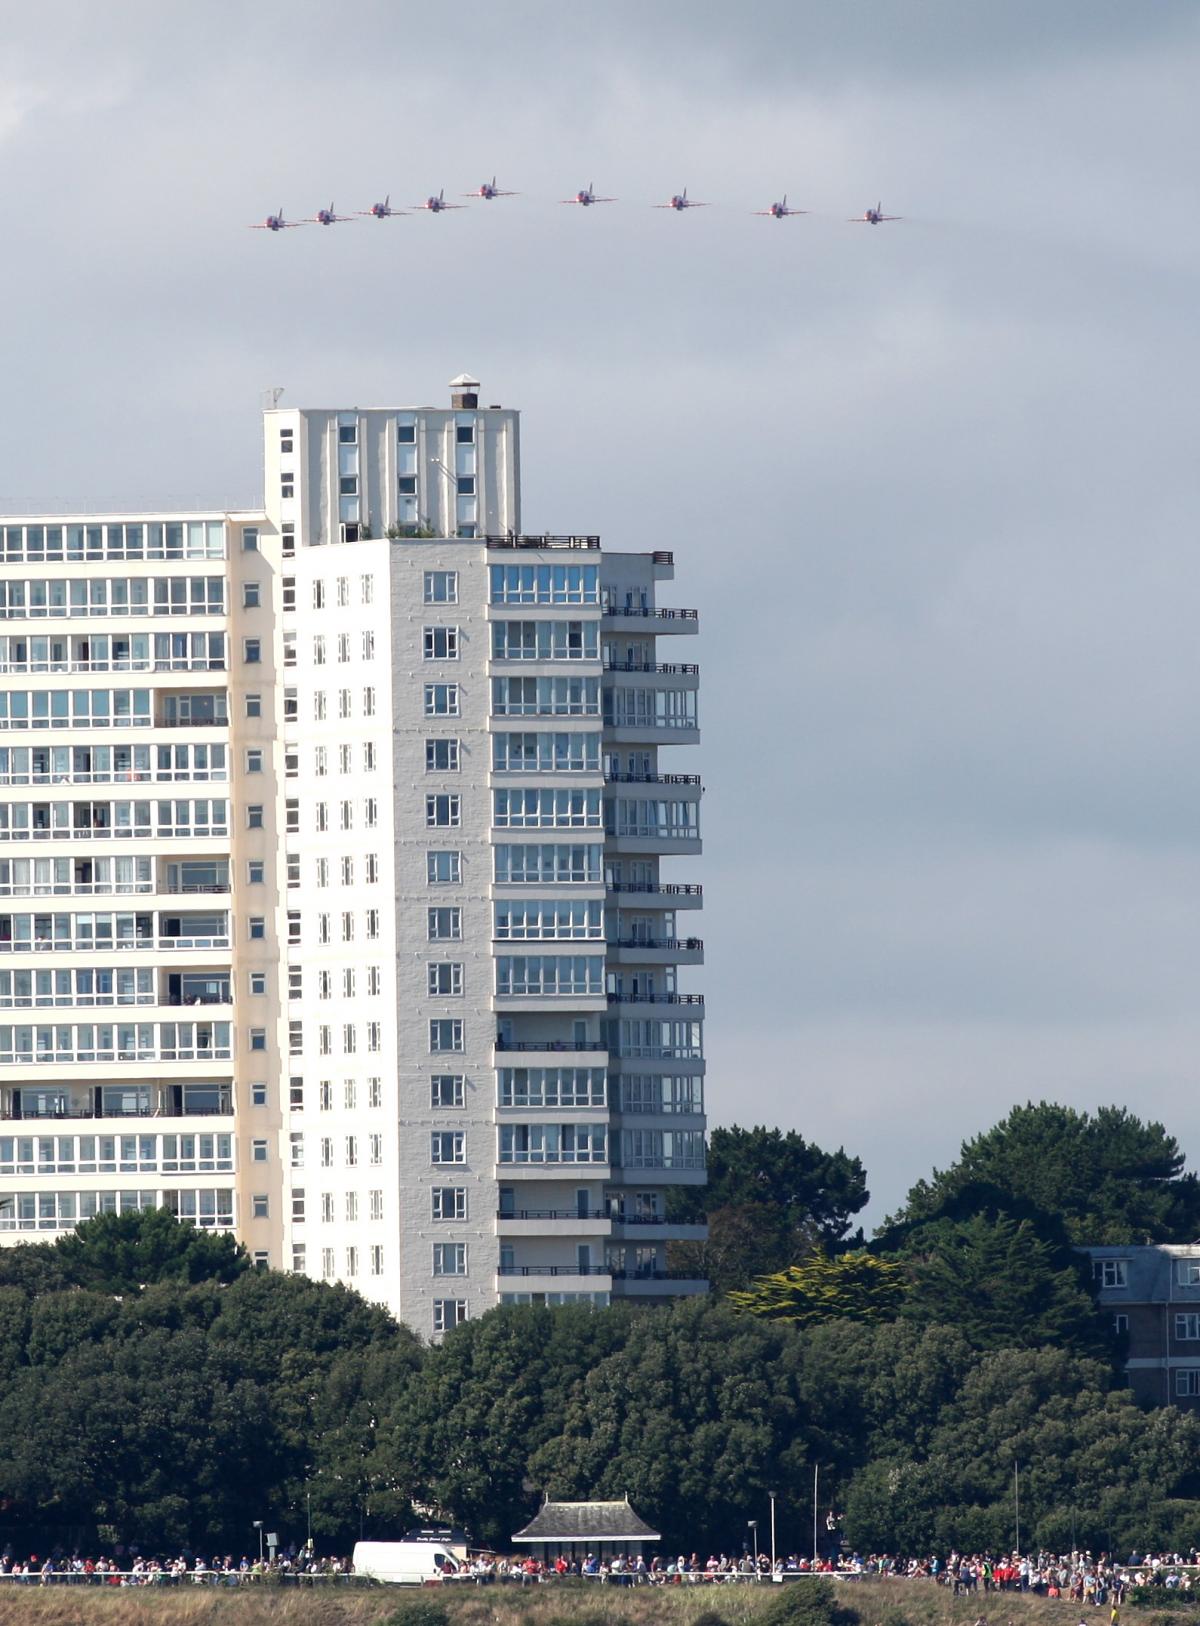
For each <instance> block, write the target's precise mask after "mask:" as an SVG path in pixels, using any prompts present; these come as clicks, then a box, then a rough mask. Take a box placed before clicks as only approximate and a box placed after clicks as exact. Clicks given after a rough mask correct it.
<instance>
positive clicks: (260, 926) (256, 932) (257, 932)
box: [249, 915, 267, 943]
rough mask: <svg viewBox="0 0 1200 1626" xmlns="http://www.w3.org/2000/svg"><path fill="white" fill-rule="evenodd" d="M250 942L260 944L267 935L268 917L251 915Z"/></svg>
mask: <svg viewBox="0 0 1200 1626" xmlns="http://www.w3.org/2000/svg"><path fill="white" fill-rule="evenodd" d="M249 928H250V941H251V942H252V943H260V942H262V940H263V939H264V938H265V937H266V935H267V917H266V915H251V916H250V920H249Z"/></svg>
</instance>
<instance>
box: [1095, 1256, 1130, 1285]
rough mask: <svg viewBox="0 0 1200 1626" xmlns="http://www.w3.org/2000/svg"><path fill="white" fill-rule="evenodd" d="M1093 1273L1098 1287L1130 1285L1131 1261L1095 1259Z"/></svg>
mask: <svg viewBox="0 0 1200 1626" xmlns="http://www.w3.org/2000/svg"><path fill="white" fill-rule="evenodd" d="M1092 1275H1093V1276H1094V1277H1095V1279H1096V1285H1097V1286H1098V1287H1101V1288H1104V1287H1128V1286H1129V1261H1128V1260H1127V1259H1093V1260H1092Z"/></svg>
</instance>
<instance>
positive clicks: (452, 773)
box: [0, 378, 705, 1337]
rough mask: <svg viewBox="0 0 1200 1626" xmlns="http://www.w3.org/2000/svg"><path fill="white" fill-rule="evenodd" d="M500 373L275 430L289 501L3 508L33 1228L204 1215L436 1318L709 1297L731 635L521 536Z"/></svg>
mask: <svg viewBox="0 0 1200 1626" xmlns="http://www.w3.org/2000/svg"><path fill="white" fill-rule="evenodd" d="M477 388H478V386H476V385H475V384H474V383H473V381H471V380H469V379H465V378H461V379H457V380H455V383H454V385H453V386H452V389H453V391H454V393H453V394H452V397H451V405H450V407H449V409H433V408H412V409H408V410H399V411H397V410H388V411H374V410H372V411H358V410H353V411H343V412H338V411H300V410H285V409H282V408H278V407H277V408H274V409H272V410H270V411H268V412H267V413H266V414H265V415H264V433H265V486H266V491H265V501H264V505H263V508H262V509H261V510H258V511H254V512H214V513H209V514H203V515H196V514H187V515H173V516H172V515H156V516H145V515H138V516H131V517H123V518H111V517H108V516H104V517H100V518H95V517H90V516H88V517H77V518H67V519H59V518H48V517H44V516H43V517H30V518H21V519H6V520H3V521H0V527H2V530H0V539H2V542H3V550H2V553H0V622H2V626H0V681H2V684H3V687H2V688H0V1242H7V1243H11V1242H20V1241H31V1240H45V1239H46V1238H48V1237H53V1236H54V1235H56V1234H59V1233H61V1232H62V1231H64V1230H66V1229H69V1228H71V1227H73V1226H74V1225H75V1224H77V1223H78V1222H79V1221H80V1220H81V1219H84V1218H87V1217H89V1216H91V1215H93V1214H96V1213H100V1212H106V1211H124V1210H128V1209H131V1208H144V1207H153V1206H160V1205H161V1206H167V1207H169V1208H171V1209H172V1210H174V1211H175V1212H176V1213H178V1214H179V1215H181V1216H182V1217H186V1218H188V1219H191V1220H194V1221H195V1223H197V1224H198V1225H201V1226H206V1227H212V1228H219V1229H230V1230H233V1231H234V1232H236V1234H237V1235H238V1236H239V1237H240V1239H241V1240H242V1241H243V1242H244V1243H245V1244H246V1246H247V1248H248V1249H249V1250H250V1252H251V1253H252V1255H253V1256H254V1258H255V1259H256V1260H257V1261H258V1262H260V1263H262V1264H269V1265H272V1266H275V1267H277V1268H282V1269H290V1270H296V1271H301V1272H305V1273H307V1274H309V1275H311V1276H315V1277H319V1278H323V1279H326V1280H336V1281H342V1282H345V1283H347V1284H348V1285H351V1286H353V1287H355V1288H357V1289H358V1290H359V1291H361V1292H362V1293H364V1294H365V1295H366V1296H367V1297H369V1298H372V1299H375V1300H378V1301H379V1302H381V1303H383V1304H386V1305H387V1306H388V1307H389V1308H390V1309H391V1310H392V1311H393V1312H394V1313H395V1314H396V1315H398V1316H400V1317H401V1318H403V1319H404V1320H405V1321H406V1322H408V1323H409V1324H410V1325H411V1326H412V1327H413V1328H414V1329H415V1330H417V1331H418V1332H420V1333H422V1334H424V1335H425V1336H428V1337H435V1336H437V1335H438V1334H440V1333H441V1332H443V1331H445V1330H447V1329H448V1328H450V1327H452V1326H454V1325H456V1324H457V1323H458V1322H459V1321H461V1320H463V1319H464V1318H466V1317H468V1316H474V1315H478V1314H481V1313H482V1312H483V1311H484V1310H486V1309H488V1308H491V1307H492V1306H494V1305H496V1304H497V1303H510V1302H529V1301H533V1302H538V1303H541V1302H545V1303H552V1304H554V1303H566V1302H580V1301H584V1302H591V1303H597V1304H602V1303H607V1302H609V1301H610V1300H611V1299H616V1298H618V1297H637V1298H639V1299H642V1300H650V1301H656V1300H661V1299H663V1298H665V1297H667V1296H670V1295H673V1294H678V1293H687V1292H698V1291H703V1289H704V1286H705V1284H704V1283H703V1282H701V1281H698V1280H695V1279H689V1278H681V1277H677V1276H676V1275H675V1274H674V1273H673V1272H672V1271H671V1270H670V1269H669V1266H668V1260H667V1243H668V1242H669V1241H670V1240H674V1239H680V1238H694V1237H696V1236H699V1235H702V1234H703V1233H702V1231H701V1230H700V1229H699V1228H695V1227H691V1228H689V1227H681V1226H673V1225H670V1224H668V1223H667V1221H666V1197H667V1192H668V1190H669V1188H670V1187H671V1186H672V1185H673V1184H679V1183H689V1184H695V1183H700V1182H702V1181H703V1179H704V1083H703V1080H704V1062H703V1057H702V1043H701V1031H702V1018H703V1014H704V1006H703V1002H702V1000H701V998H700V996H699V995H697V994H693V993H687V992H683V991H681V989H680V987H679V983H678V977H679V971H680V969H681V968H685V967H688V966H694V965H698V964H699V963H700V962H701V959H702V944H701V943H700V941H699V939H698V938H697V937H696V936H694V935H692V928H691V926H690V922H691V921H692V920H693V918H694V912H695V911H696V910H697V909H698V908H699V907H700V903H701V896H700V888H699V887H698V886H696V885H694V884H692V883H691V882H690V881H675V880H668V879H667V878H666V876H665V875H664V873H663V870H662V865H663V860H664V859H671V858H675V857H682V858H687V857H694V856H695V855H697V854H698V853H699V852H700V831H699V802H700V786H699V783H698V780H697V779H696V777H695V776H693V775H688V774H673V773H670V772H668V771H664V770H665V761H664V759H663V758H662V757H661V756H660V752H661V751H662V749H663V748H664V747H666V746H669V745H677V744H679V745H687V744H692V743H694V742H695V741H696V740H697V738H698V733H697V714H696V697H697V674H696V667H695V666H694V665H690V664H684V663H676V662H662V661H660V660H659V653H660V646H659V639H660V638H666V637H668V636H669V635H676V636H678V635H682V636H683V637H685V638H686V637H687V636H688V635H691V634H694V633H695V632H696V630H697V621H696V616H695V614H694V612H691V611H685V610H676V609H671V608H663V607H661V606H660V605H659V604H658V602H657V598H656V593H657V589H658V586H659V584H660V583H661V582H665V581H670V580H671V578H672V575H673V567H672V560H671V556H670V554H668V553H663V552H652V553H629V554H614V553H605V552H604V551H602V550H601V547H600V542H599V539H598V538H596V537H590V536H570V537H550V536H544V537H527V536H523V535H522V534H521V529H520V489H519V444H518V439H519V425H518V415H517V413H516V412H514V411H511V410H508V409H504V408H500V407H486V408H483V407H480V406H479V404H478V395H477V393H476V392H477ZM684 647H685V648H686V645H685V646H684Z"/></svg>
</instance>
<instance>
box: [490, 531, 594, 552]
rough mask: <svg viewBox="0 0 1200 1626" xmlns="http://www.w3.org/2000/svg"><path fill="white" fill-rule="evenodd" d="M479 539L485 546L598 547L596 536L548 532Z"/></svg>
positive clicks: (575, 548) (590, 550)
mask: <svg viewBox="0 0 1200 1626" xmlns="http://www.w3.org/2000/svg"><path fill="white" fill-rule="evenodd" d="M481 540H482V542H483V545H484V547H485V548H552V549H559V548H567V549H571V550H584V551H586V552H589V553H591V552H594V551H597V550H598V549H599V547H600V538H599V537H598V536H552V535H550V534H549V533H546V534H545V535H543V536H530V535H521V536H514V535H512V534H511V533H509V534H508V535H506V536H491V535H489V536H485V537H482V538H481Z"/></svg>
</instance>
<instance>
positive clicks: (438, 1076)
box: [429, 1073, 465, 1108]
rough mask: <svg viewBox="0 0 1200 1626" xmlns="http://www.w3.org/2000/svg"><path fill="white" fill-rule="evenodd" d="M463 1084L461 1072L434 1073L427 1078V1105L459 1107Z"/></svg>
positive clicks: (461, 1099)
mask: <svg viewBox="0 0 1200 1626" xmlns="http://www.w3.org/2000/svg"><path fill="white" fill-rule="evenodd" d="M464 1084H465V1080H464V1078H463V1076H462V1074H461V1073H434V1075H433V1077H432V1078H431V1079H430V1080H429V1105H430V1106H431V1107H435V1108H442V1107H446V1108H453V1107H461V1106H462V1105H463V1086H464Z"/></svg>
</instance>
